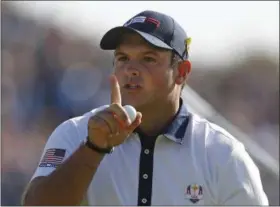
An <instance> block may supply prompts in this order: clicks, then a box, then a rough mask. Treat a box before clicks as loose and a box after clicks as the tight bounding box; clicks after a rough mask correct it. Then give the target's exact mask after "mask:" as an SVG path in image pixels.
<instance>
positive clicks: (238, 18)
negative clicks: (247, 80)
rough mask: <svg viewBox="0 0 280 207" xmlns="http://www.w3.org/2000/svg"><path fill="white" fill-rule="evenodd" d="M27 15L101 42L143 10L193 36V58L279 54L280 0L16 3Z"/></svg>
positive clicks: (230, 57) (209, 59)
mask: <svg viewBox="0 0 280 207" xmlns="http://www.w3.org/2000/svg"><path fill="white" fill-rule="evenodd" d="M13 4H14V5H15V6H16V8H18V10H20V11H21V12H22V13H25V14H27V15H31V16H34V17H36V18H41V19H42V20H45V21H51V22H54V23H55V24H57V25H59V26H60V27H61V28H67V29H70V30H73V31H75V32H76V33H77V34H79V35H82V36H84V37H87V38H91V37H92V36H95V37H96V38H98V39H99V38H101V37H102V35H103V34H104V33H105V32H106V31H108V30H109V29H111V28H113V27H115V26H119V25H122V24H123V23H124V22H126V21H127V20H128V19H130V18H131V17H132V16H134V15H135V14H137V13H139V12H141V11H143V10H155V11H159V12H163V13H166V14H168V15H170V16H172V17H173V18H174V19H175V20H176V21H177V22H178V23H179V24H181V25H182V27H183V28H184V29H185V30H186V32H187V34H188V35H189V36H191V37H192V45H191V48H190V52H191V56H190V58H193V59H203V60H207V62H208V63H210V62H211V61H213V62H218V61H222V60H225V61H229V60H231V59H234V58H236V57H238V58H239V57H240V58H242V56H244V55H246V54H247V53H248V51H249V50H251V49H252V47H254V48H255V49H256V50H258V51H265V52H267V53H268V54H272V55H273V56H275V57H278V55H279V1H270V2H269V1H232V2H226V1H224V2H222V1H207V2H206V1H142V2H141V1H122V2H121V1H111V2H110V1H81V2H80V1H79V2H78V1H76V2H75V1H41V2H39V1H37V2H36V1H17V2H13Z"/></svg>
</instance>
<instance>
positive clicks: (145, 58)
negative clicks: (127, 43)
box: [144, 57, 156, 62]
mask: <svg viewBox="0 0 280 207" xmlns="http://www.w3.org/2000/svg"><path fill="white" fill-rule="evenodd" d="M144 60H145V61H146V62H156V59H155V58H152V57H144Z"/></svg>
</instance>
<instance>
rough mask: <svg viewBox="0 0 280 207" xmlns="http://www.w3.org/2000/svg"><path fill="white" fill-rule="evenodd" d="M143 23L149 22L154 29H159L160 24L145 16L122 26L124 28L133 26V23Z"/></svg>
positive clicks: (133, 19)
mask: <svg viewBox="0 0 280 207" xmlns="http://www.w3.org/2000/svg"><path fill="white" fill-rule="evenodd" d="M144 22H149V23H152V24H155V25H156V27H159V25H160V22H159V21H158V20H156V19H154V18H151V17H145V16H137V17H134V18H132V19H131V20H129V21H128V22H127V23H125V24H124V26H125V27H127V26H129V25H131V24H134V23H144Z"/></svg>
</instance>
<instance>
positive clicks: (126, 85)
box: [124, 83, 142, 89]
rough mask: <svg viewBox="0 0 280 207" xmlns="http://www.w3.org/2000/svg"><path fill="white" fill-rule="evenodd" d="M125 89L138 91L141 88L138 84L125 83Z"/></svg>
mask: <svg viewBox="0 0 280 207" xmlns="http://www.w3.org/2000/svg"><path fill="white" fill-rule="evenodd" d="M124 88H125V89H140V88H142V87H141V86H140V85H139V84H133V83H127V84H125V85H124Z"/></svg>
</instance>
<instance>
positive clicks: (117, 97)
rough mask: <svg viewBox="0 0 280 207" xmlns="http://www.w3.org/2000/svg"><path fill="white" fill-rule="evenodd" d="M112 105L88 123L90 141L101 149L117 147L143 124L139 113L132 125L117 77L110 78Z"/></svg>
mask: <svg viewBox="0 0 280 207" xmlns="http://www.w3.org/2000/svg"><path fill="white" fill-rule="evenodd" d="M110 82H111V105H110V106H109V107H108V108H106V109H104V110H102V111H99V112H97V113H96V114H95V115H93V116H92V117H91V118H90V119H89V121H88V136H89V140H90V141H91V142H92V143H94V144H95V145H97V146H98V147H100V148H109V147H114V146H117V145H119V144H121V143H123V142H124V140H125V139H126V138H127V137H128V136H129V135H130V134H131V133H132V132H133V130H134V129H135V128H136V127H138V126H139V125H140V123H141V117H142V115H141V113H140V112H137V115H136V118H135V120H134V121H133V122H132V123H130V121H129V118H128V115H127V113H126V111H125V110H124V108H123V107H122V100H121V92H120V86H119V83H118V80H117V78H116V76H115V75H112V76H111V77H110Z"/></svg>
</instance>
